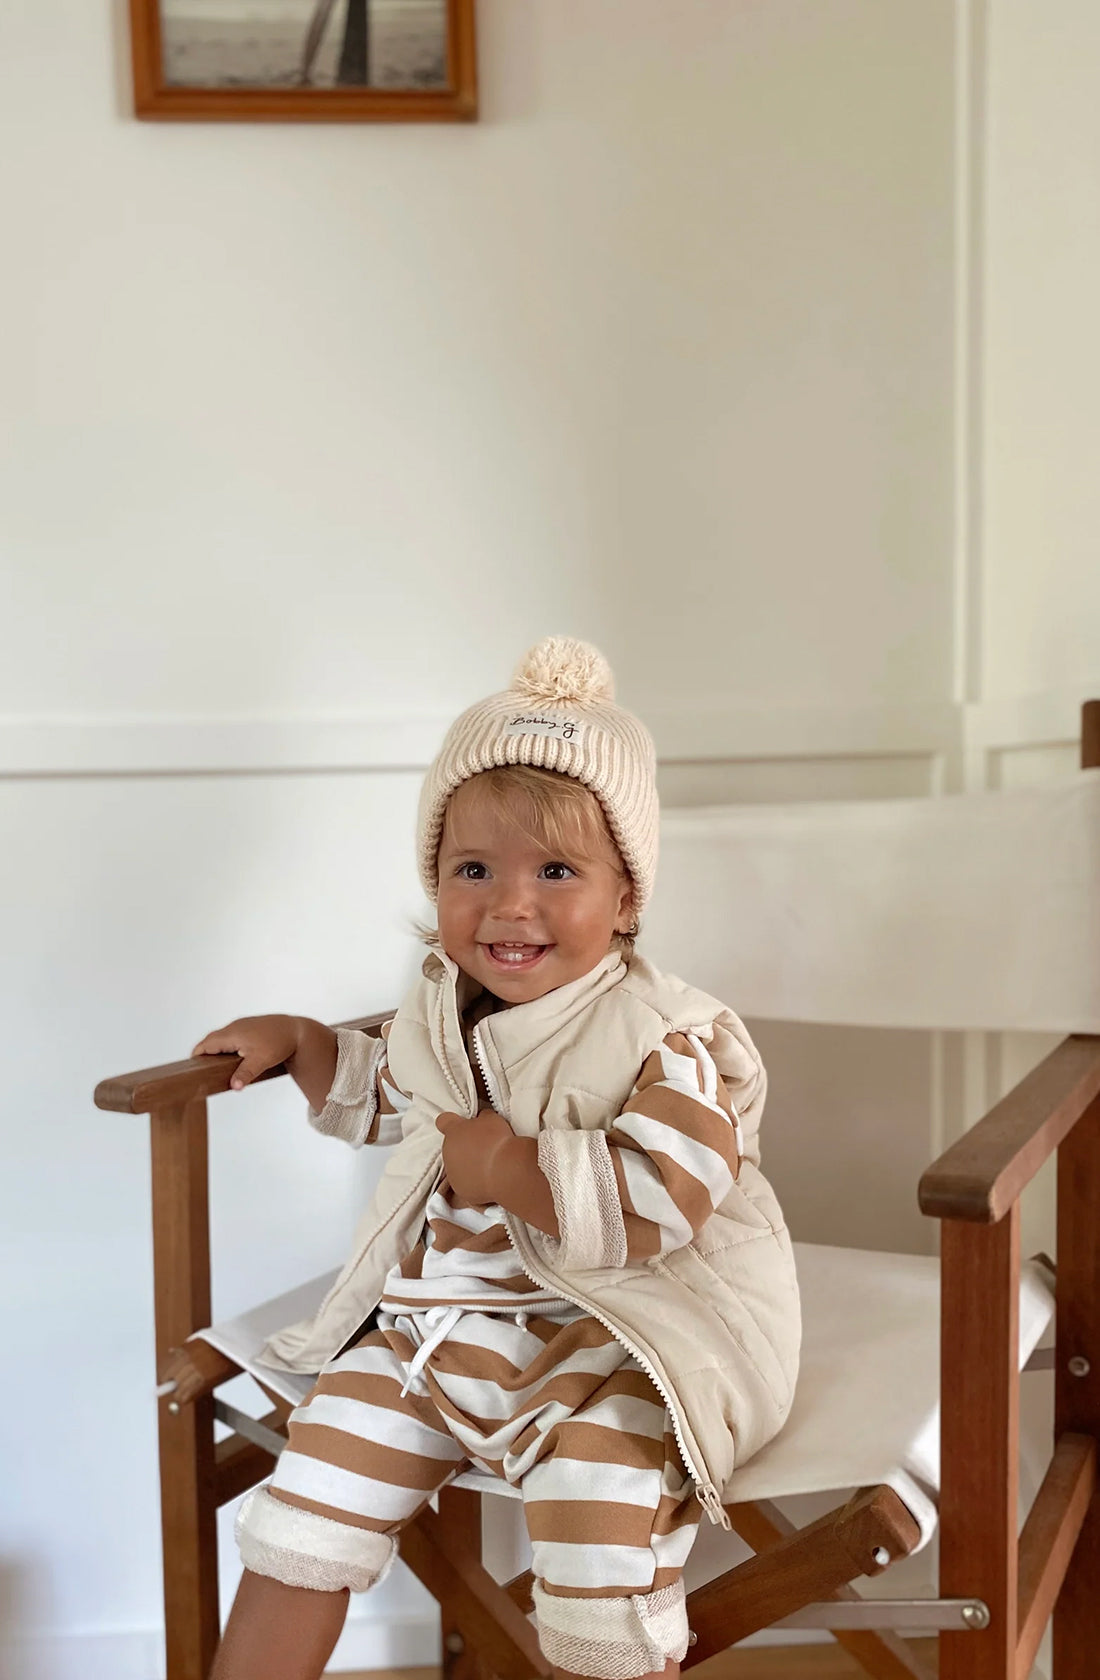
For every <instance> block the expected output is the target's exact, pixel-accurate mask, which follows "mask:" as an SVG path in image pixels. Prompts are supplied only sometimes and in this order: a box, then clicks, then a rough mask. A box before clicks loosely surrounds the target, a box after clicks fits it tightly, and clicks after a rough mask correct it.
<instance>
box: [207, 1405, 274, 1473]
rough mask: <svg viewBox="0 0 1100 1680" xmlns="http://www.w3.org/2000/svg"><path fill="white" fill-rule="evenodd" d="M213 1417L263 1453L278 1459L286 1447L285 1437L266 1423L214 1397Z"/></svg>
mask: <svg viewBox="0 0 1100 1680" xmlns="http://www.w3.org/2000/svg"><path fill="white" fill-rule="evenodd" d="M214 1416H215V1417H216V1418H217V1420H218V1422H219V1423H227V1424H228V1425H229V1427H230V1429H235V1430H236V1431H237V1434H238V1435H243V1436H244V1438H245V1440H246V1441H252V1442H253V1443H254V1444H255V1445H256V1446H257V1447H263V1449H264V1451H265V1452H269V1453H271V1454H272V1455H273V1456H274V1457H275V1458H278V1456H279V1454H280V1453H281V1452H282V1450H283V1448H284V1447H285V1446H286V1436H285V1435H279V1434H277V1433H276V1431H275V1430H274V1429H269V1428H268V1426H267V1424H266V1423H261V1422H260V1420H259V1418H254V1417H251V1416H250V1415H249V1413H248V1412H242V1411H241V1409H240V1407H239V1406H231V1405H230V1404H229V1401H228V1400H221V1399H219V1398H218V1396H217V1395H215V1396H214Z"/></svg>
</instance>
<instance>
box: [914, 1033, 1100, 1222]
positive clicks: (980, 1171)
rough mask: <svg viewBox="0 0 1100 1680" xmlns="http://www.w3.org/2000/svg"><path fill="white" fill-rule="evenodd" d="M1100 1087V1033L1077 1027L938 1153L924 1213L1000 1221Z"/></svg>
mask: <svg viewBox="0 0 1100 1680" xmlns="http://www.w3.org/2000/svg"><path fill="white" fill-rule="evenodd" d="M1098 1095H1100V1037H1092V1036H1086V1035H1085V1034H1083V1033H1075V1034H1074V1035H1073V1036H1072V1037H1071V1038H1065V1039H1063V1040H1062V1042H1061V1044H1059V1045H1058V1047H1057V1049H1056V1050H1052V1051H1051V1053H1050V1055H1049V1056H1047V1057H1046V1059H1045V1060H1044V1061H1042V1062H1040V1063H1039V1066H1038V1067H1037V1068H1033V1069H1032V1071H1031V1072H1030V1073H1029V1074H1028V1075H1027V1076H1026V1077H1025V1078H1024V1079H1021V1081H1020V1083H1019V1084H1018V1085H1017V1086H1015V1087H1014V1089H1013V1090H1011V1091H1010V1092H1009V1093H1008V1095H1007V1097H1004V1098H1002V1100H1001V1101H1000V1102H999V1103H998V1104H997V1105H996V1107H995V1108H991V1109H990V1111H989V1113H988V1114H987V1115H986V1116H985V1118H984V1119H982V1120H979V1121H978V1123H977V1125H976V1126H972V1127H971V1129H970V1130H969V1131H968V1132H967V1133H966V1135H965V1136H964V1137H961V1138H959V1140H958V1142H957V1143H953V1144H952V1145H951V1147H950V1149H947V1150H945V1151H944V1153H943V1154H942V1155H941V1156H940V1158H939V1160H938V1161H933V1163H932V1165H931V1166H930V1167H929V1168H928V1169H927V1171H926V1172H925V1173H924V1175H923V1177H922V1178H921V1181H920V1191H919V1195H920V1205H921V1211H922V1213H927V1214H929V1215H930V1216H931V1217H932V1218H934V1219H969V1220H973V1221H975V1222H976V1223H978V1224H981V1225H995V1224H996V1223H997V1221H998V1220H999V1219H1001V1218H1003V1217H1004V1215H1005V1214H1006V1213H1007V1212H1008V1210H1009V1208H1010V1207H1011V1206H1012V1205H1013V1203H1014V1202H1015V1201H1016V1200H1017V1199H1018V1198H1019V1196H1020V1193H1021V1191H1022V1190H1023V1189H1024V1188H1025V1186H1026V1185H1027V1184H1029V1183H1030V1182H1031V1180H1032V1179H1033V1178H1034V1176H1035V1174H1036V1173H1037V1172H1038V1170H1039V1168H1040V1167H1041V1166H1042V1164H1043V1162H1044V1161H1045V1160H1046V1159H1047V1157H1048V1156H1049V1155H1052V1154H1053V1153H1054V1151H1055V1150H1056V1149H1057V1147H1058V1145H1059V1144H1060V1143H1061V1142H1062V1139H1063V1138H1064V1137H1065V1136H1066V1134H1067V1133H1068V1132H1069V1131H1070V1130H1071V1128H1072V1127H1073V1126H1074V1125H1075V1124H1076V1122H1077V1121H1078V1120H1079V1119H1080V1118H1081V1115H1082V1114H1083V1113H1084V1112H1085V1109H1086V1108H1088V1106H1089V1104H1090V1103H1091V1102H1093V1101H1095V1099H1096V1097H1097V1096H1098Z"/></svg>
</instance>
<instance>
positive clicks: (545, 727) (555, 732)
mask: <svg viewBox="0 0 1100 1680" xmlns="http://www.w3.org/2000/svg"><path fill="white" fill-rule="evenodd" d="M504 733H505V734H506V735H552V736H553V737H554V739H555V740H556V741H579V740H581V739H582V737H583V735H584V725H583V724H582V723H578V722H577V721H576V719H575V718H550V717H543V716H540V715H537V714H532V715H531V716H527V715H525V714H524V713H523V712H520V713H518V714H517V715H516V716H515V717H513V718H510V719H509V721H508V722H507V723H506V724H505V726H504Z"/></svg>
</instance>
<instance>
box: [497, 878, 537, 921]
mask: <svg viewBox="0 0 1100 1680" xmlns="http://www.w3.org/2000/svg"><path fill="white" fill-rule="evenodd" d="M534 908H535V906H534V899H533V895H532V893H531V889H530V887H529V886H528V885H527V884H526V883H525V882H523V881H501V882H499V883H498V885H497V889H496V892H495V893H494V894H493V904H492V913H493V917H494V919H495V920H496V921H498V922H526V921H530V919H531V917H532V915H533V914H534Z"/></svg>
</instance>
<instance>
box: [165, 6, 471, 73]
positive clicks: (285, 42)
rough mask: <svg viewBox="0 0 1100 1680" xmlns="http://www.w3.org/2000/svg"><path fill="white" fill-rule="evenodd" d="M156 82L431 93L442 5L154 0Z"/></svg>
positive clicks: (441, 68) (442, 50)
mask: <svg viewBox="0 0 1100 1680" xmlns="http://www.w3.org/2000/svg"><path fill="white" fill-rule="evenodd" d="M160 20H161V40H162V42H163V54H164V76H165V80H166V82H168V83H169V85H172V86H176V87H201V88H294V87H311V88H336V87H372V88H438V87H444V86H446V83H447V6H446V0H161V10H160Z"/></svg>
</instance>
